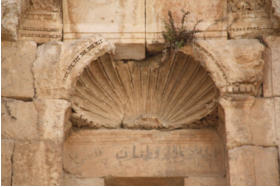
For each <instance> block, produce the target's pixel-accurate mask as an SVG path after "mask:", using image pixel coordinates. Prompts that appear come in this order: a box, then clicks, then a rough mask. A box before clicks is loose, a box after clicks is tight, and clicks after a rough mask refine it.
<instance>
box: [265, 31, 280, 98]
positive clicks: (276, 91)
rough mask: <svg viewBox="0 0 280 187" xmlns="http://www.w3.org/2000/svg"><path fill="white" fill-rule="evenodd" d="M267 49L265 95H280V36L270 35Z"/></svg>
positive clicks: (267, 40)
mask: <svg viewBox="0 0 280 187" xmlns="http://www.w3.org/2000/svg"><path fill="white" fill-rule="evenodd" d="M264 40H265V42H266V44H267V45H268V46H267V48H266V51H265V71H264V83H263V89H264V90H263V91H264V96H265V97H274V96H278V97H279V96H280V76H279V75H280V37H279V36H268V37H266V38H265V39H264Z"/></svg>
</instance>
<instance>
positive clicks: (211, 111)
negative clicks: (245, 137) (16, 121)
mask: <svg viewBox="0 0 280 187" xmlns="http://www.w3.org/2000/svg"><path fill="white" fill-rule="evenodd" d="M79 54H81V53H79ZM76 59H80V57H79V58H77V57H75V58H74V60H73V62H74V61H76ZM160 59H161V55H156V56H153V57H150V58H147V59H146V60H143V61H125V62H124V61H114V60H113V58H112V57H111V56H110V53H106V54H104V55H100V56H99V57H96V58H93V59H92V60H88V61H87V62H85V63H86V64H87V65H86V66H84V68H83V70H79V73H78V74H77V76H75V78H74V79H73V82H72V83H71V90H70V92H69V100H70V101H71V103H72V108H73V113H72V117H71V121H72V124H73V130H72V131H71V134H70V136H69V137H68V138H67V140H66V142H65V143H64V158H63V160H64V161H63V162H64V166H63V167H64V170H65V171H66V173H67V174H66V175H65V182H66V183H67V182H68V183H69V181H72V182H73V181H76V182H77V181H80V183H83V181H85V180H89V181H93V180H98V179H100V178H103V177H105V178H106V177H109V176H113V177H121V179H123V177H129V178H139V177H140V178H143V177H144V178H146V179H145V180H149V178H151V177H154V178H157V179H158V180H163V179H162V178H165V179H168V178H170V177H171V178H172V177H173V178H174V177H181V178H182V179H185V180H186V183H190V184H191V183H192V182H191V181H192V180H205V181H206V183H207V181H212V183H213V184H225V172H226V171H225V160H224V158H225V152H224V145H223V142H222V139H221V138H220V137H219V134H218V132H217V130H216V129H217V126H218V114H217V106H218V97H219V90H218V88H217V87H216V85H215V83H214V82H213V80H212V78H211V77H210V75H209V73H208V72H207V71H206V69H205V68H204V67H203V66H201V64H200V62H199V61H197V60H195V59H194V58H193V57H192V56H191V55H189V54H186V53H184V52H183V51H177V52H174V53H173V54H172V55H171V56H170V60H168V61H167V62H165V63H162V62H161V60H160ZM80 60H82V59H80ZM89 61H90V62H89ZM71 65H72V63H71ZM71 65H70V66H68V67H71V68H72V69H74V68H75V67H74V66H73V67H72V66H71ZM69 72H70V71H69ZM65 75H67V74H65ZM68 76H69V77H71V75H70V74H69V75H68ZM64 77H67V76H64ZM162 130H165V131H162ZM121 179H120V178H118V180H121ZM125 180H128V179H125ZM170 180H171V179H170ZM76 184H79V183H76Z"/></svg>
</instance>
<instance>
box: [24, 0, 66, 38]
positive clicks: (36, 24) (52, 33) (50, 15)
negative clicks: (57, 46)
mask: <svg viewBox="0 0 280 187" xmlns="http://www.w3.org/2000/svg"><path fill="white" fill-rule="evenodd" d="M62 28H63V24H62V10H61V0H31V1H30V6H29V7H28V9H27V10H26V11H25V12H24V13H23V14H22V15H21V19H20V24H19V28H18V33H19V39H20V40H32V41H35V42H37V43H44V42H48V41H53V40H62Z"/></svg>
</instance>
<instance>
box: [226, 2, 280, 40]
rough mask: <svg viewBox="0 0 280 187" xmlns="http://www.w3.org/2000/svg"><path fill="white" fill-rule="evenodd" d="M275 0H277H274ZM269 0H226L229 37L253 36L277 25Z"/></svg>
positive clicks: (265, 33) (271, 29)
mask: <svg viewBox="0 0 280 187" xmlns="http://www.w3.org/2000/svg"><path fill="white" fill-rule="evenodd" d="M276 1H277V0H276ZM272 9H273V8H272V7H271V1H269V0H265V1H264V0H246V1H244V0H227V10H228V12H227V20H228V25H227V30H228V36H229V38H234V39H236V38H255V37H258V36H261V35H267V34H271V33H273V32H274V31H275V29H277V28H278V27H279V22H278V21H277V20H274V18H273V16H272V11H273V10H272Z"/></svg>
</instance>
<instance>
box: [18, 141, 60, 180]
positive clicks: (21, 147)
mask: <svg viewBox="0 0 280 187" xmlns="http://www.w3.org/2000/svg"><path fill="white" fill-rule="evenodd" d="M62 172H63V171H62V147H61V145H60V144H56V143H53V142H50V141H48V142H43V141H37V142H17V143H16V144H15V151H14V156H13V185H16V186H18V185H36V186H41V185H43V186H44V185H61V184H62V180H63V177H62Z"/></svg>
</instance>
